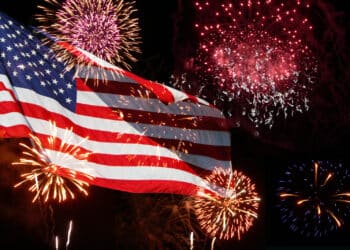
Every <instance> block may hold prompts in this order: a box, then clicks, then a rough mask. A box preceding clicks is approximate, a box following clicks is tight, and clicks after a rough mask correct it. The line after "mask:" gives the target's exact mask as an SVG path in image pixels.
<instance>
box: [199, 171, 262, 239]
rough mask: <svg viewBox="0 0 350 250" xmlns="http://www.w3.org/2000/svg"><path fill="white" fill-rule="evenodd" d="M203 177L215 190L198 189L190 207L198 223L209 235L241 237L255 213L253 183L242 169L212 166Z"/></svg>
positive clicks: (219, 237) (255, 203)
mask: <svg viewBox="0 0 350 250" xmlns="http://www.w3.org/2000/svg"><path fill="white" fill-rule="evenodd" d="M206 180H207V181H208V183H209V185H210V186H215V187H216V188H218V190H217V191H218V192H214V193H209V192H208V191H203V190H200V191H199V192H198V196H196V197H194V198H193V209H194V213H195V215H196V217H197V220H198V222H199V224H200V227H201V228H202V230H203V231H205V232H206V233H207V234H208V235H210V237H213V238H214V237H216V238H218V239H225V240H228V239H231V238H236V239H238V240H240V239H241V237H242V235H243V234H244V233H246V232H247V231H248V230H249V228H250V227H251V226H252V225H253V222H254V220H255V219H257V217H258V208H259V202H260V198H259V197H258V194H257V192H256V191H255V184H253V183H252V182H251V180H250V178H248V177H247V176H245V175H243V174H242V173H241V172H238V171H236V170H235V171H233V172H228V171H225V170H223V169H221V168H216V169H214V171H213V173H212V174H211V175H209V176H208V177H207V178H206Z"/></svg>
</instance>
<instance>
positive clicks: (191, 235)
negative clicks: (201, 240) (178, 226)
mask: <svg viewBox="0 0 350 250" xmlns="http://www.w3.org/2000/svg"><path fill="white" fill-rule="evenodd" d="M190 250H193V232H191V233H190Z"/></svg>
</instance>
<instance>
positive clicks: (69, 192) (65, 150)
mask: <svg viewBox="0 0 350 250" xmlns="http://www.w3.org/2000/svg"><path fill="white" fill-rule="evenodd" d="M50 130H51V131H52V136H50V137H48V138H47V140H46V141H44V140H41V139H40V138H39V137H37V136H35V135H33V134H31V135H30V139H31V142H32V147H30V146H28V145H27V144H25V143H20V146H21V147H22V148H23V152H22V155H23V156H22V158H20V159H19V161H18V162H14V163H13V165H15V166H24V167H25V168H26V169H27V168H30V171H29V172H27V173H24V174H22V175H21V178H22V179H23V180H22V181H20V182H19V183H17V184H16V185H15V186H14V187H15V188H17V187H19V186H22V185H24V184H27V183H29V185H30V186H29V188H28V190H29V191H30V192H33V193H35V196H34V198H33V200H32V202H35V201H37V200H39V198H40V197H43V201H44V202H47V201H49V200H54V201H58V202H63V201H66V200H68V199H74V198H75V194H74V189H76V190H78V191H79V192H81V193H82V194H84V195H88V192H87V187H88V186H89V184H88V182H86V181H83V180H81V179H86V180H92V177H91V176H89V175H87V174H82V173H80V172H79V173H78V172H77V171H75V170H72V169H68V168H63V167H60V166H58V165H56V164H55V163H52V162H51V159H55V161H59V162H60V163H61V164H62V165H64V166H69V165H71V167H72V168H79V169H81V168H82V167H84V166H83V165H84V162H85V161H86V160H87V158H88V157H89V155H90V153H86V152H82V150H81V148H80V146H79V145H74V144H72V143H71V142H70V141H71V136H72V129H66V131H65V135H64V137H63V139H62V140H60V139H58V137H57V127H56V126H55V124H54V123H51V129H50ZM82 142H83V141H82ZM77 160H78V161H77ZM77 164H78V165H79V166H76V165H77ZM77 177H79V179H77Z"/></svg>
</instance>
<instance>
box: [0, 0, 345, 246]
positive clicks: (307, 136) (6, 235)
mask: <svg viewBox="0 0 350 250" xmlns="http://www.w3.org/2000/svg"><path fill="white" fill-rule="evenodd" d="M4 2H6V3H4ZM37 2H39V0H37V1H34V0H26V1H23V0H11V1H9V0H7V1H1V3H0V11H2V12H5V13H7V14H8V15H10V16H11V17H13V18H15V19H17V20H18V21H21V22H22V23H24V24H27V25H34V24H35V20H34V18H33V15H34V14H35V13H36V7H35V6H36V4H37ZM313 2H316V4H315V5H314V6H315V8H314V9H312V10H311V12H312V13H311V15H312V16H313V18H314V20H316V21H317V23H316V25H315V37H316V39H317V44H318V46H319V54H318V56H319V60H320V62H321V76H320V80H319V83H318V85H317V87H316V88H315V91H314V92H313V94H312V97H311V109H310V111H309V112H307V113H303V114H299V115H297V116H295V117H289V118H288V119H280V120H278V121H277V122H276V125H275V126H274V127H273V128H272V129H271V130H263V131H260V134H259V135H257V134H256V131H255V129H254V128H252V127H250V126H249V124H245V123H242V126H240V127H237V128H233V129H232V133H231V138H232V163H233V166H234V167H235V169H238V170H241V171H243V172H244V173H245V174H247V175H248V176H249V177H250V178H251V179H252V180H253V181H254V182H255V183H256V186H257V190H258V192H259V194H260V196H261V198H262V201H261V206H260V208H259V219H258V220H256V221H255V223H254V226H253V227H252V228H251V230H249V232H247V233H246V234H245V235H244V237H243V239H242V240H241V241H235V240H231V241H217V242H216V244H215V249H216V250H220V249H257V250H259V249H271V250H272V249H275V250H279V249H348V248H349V247H350V238H349V234H350V217H349V216H348V222H347V223H345V225H344V227H343V228H342V230H339V231H337V232H333V233H331V234H330V235H329V236H327V237H326V238H321V239H308V238H305V237H303V236H299V235H298V234H296V233H292V232H290V231H289V229H288V227H287V226H286V225H285V224H282V223H281V221H280V216H279V211H278V209H277V208H276V199H275V196H276V185H277V180H278V177H279V176H280V175H281V174H282V173H283V170H284V169H285V167H286V166H287V165H288V164H290V163H292V162H303V161H309V160H341V161H343V162H344V165H345V166H347V167H348V168H350V158H349V156H348V155H349V148H350V147H349V142H350V85H349V84H350V81H349V80H350V77H349V76H350V67H349V66H350V64H349V62H350V59H349V55H350V53H349V52H350V51H349V44H350V43H349V34H350V33H349V27H350V10H349V7H348V6H347V1H345V0H333V1H331V0H314V1H313ZM321 3H322V4H321ZM322 7H323V8H322ZM18 8H20V10H18ZM136 8H137V9H138V12H137V13H138V16H139V20H140V27H141V30H142V31H141V37H142V46H141V50H142V54H141V55H140V56H139V57H138V58H139V61H138V62H137V63H135V65H133V70H132V72H133V73H135V74H138V75H140V76H142V77H144V78H146V79H150V80H155V81H158V82H161V83H167V81H168V79H169V77H170V75H171V74H172V72H173V71H175V70H178V69H179V68H181V63H182V60H181V59H182V58H186V57H187V56H188V54H189V53H191V49H192V48H193V44H194V41H195V39H194V37H193V33H192V32H191V30H190V27H192V26H191V25H193V23H192V15H193V7H192V5H191V1H187V0H137V1H136ZM20 141H24V142H27V141H26V139H23V140H21V139H6V140H5V139H2V140H0V249H4V250H5V249H6V250H7V249H9V250H10V249H11V250H12V249H36V250H40V249H55V247H54V240H53V239H54V236H58V237H59V238H60V244H61V247H60V249H65V246H64V244H65V242H66V234H67V226H68V223H69V221H70V220H73V223H74V228H73V232H72V237H71V244H70V247H69V249H72V250H73V249H79V250H98V249H99V250H112V249H136V250H137V249H140V250H141V249H154V250H155V249H190V246H189V235H190V232H191V231H195V232H196V234H195V243H194V249H210V239H209V238H206V237H205V235H203V234H202V233H201V232H200V231H199V230H198V225H197V224H196V220H195V218H194V217H193V214H190V213H188V211H186V209H184V208H183V207H184V206H183V204H184V203H185V202H186V199H185V198H186V197H182V196H178V195H169V194H131V193H125V192H120V191H116V190H108V189H104V188H100V187H94V186H91V187H90V191H89V192H90V194H89V196H88V197H83V196H78V197H77V199H76V200H73V201H69V202H66V203H64V204H60V205H57V204H38V203H35V204H32V203H31V199H32V194H31V193H29V192H27V191H26V190H25V189H13V185H14V184H15V183H17V181H18V175H19V173H18V171H17V170H15V169H14V167H13V166H11V162H13V161H14V160H15V159H17V157H18V155H19V153H20V149H19V147H18V146H17V145H18V142H20ZM321 246H322V247H324V248H321ZM327 247H328V248H327Z"/></svg>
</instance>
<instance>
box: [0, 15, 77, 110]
mask: <svg viewBox="0 0 350 250" xmlns="http://www.w3.org/2000/svg"><path fill="white" fill-rule="evenodd" d="M0 60H1V64H2V67H0V71H5V72H0V74H1V73H3V74H6V75H7V76H8V78H9V79H10V81H11V83H12V85H14V86H17V87H23V88H27V89H31V90H34V91H35V92H37V93H39V94H41V95H44V96H47V97H50V98H52V99H55V100H56V101H58V102H60V104H61V105H63V106H64V107H66V108H68V109H70V110H71V111H73V112H74V111H75V105H76V95H77V93H76V92H77V91H76V85H75V81H74V74H73V72H66V71H65V67H64V64H63V63H62V62H60V61H59V60H58V59H57V58H55V54H54V53H53V51H52V50H51V49H49V48H47V47H45V46H44V45H42V43H41V41H40V40H39V39H38V38H37V37H35V35H34V32H29V29H25V28H24V27H23V26H22V25H20V24H18V23H17V22H16V21H15V20H12V19H11V18H9V17H8V16H6V15H5V14H3V13H1V12H0Z"/></svg>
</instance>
